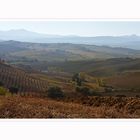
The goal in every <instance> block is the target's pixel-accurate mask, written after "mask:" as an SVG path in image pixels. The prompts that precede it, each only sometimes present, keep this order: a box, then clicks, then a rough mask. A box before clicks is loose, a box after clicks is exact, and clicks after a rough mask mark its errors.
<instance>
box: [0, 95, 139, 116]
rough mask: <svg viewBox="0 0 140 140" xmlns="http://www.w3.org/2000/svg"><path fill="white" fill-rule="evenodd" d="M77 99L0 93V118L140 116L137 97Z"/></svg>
mask: <svg viewBox="0 0 140 140" xmlns="http://www.w3.org/2000/svg"><path fill="white" fill-rule="evenodd" d="M76 102H77V103H76ZM76 102H66V101H65V102H64V101H55V100H51V99H43V98H37V97H14V96H13V97H0V118H140V99H139V98H124V99H122V98H117V97H116V98H115V97H111V98H110V97H92V98H87V99H83V100H82V101H80V100H79V102H78V101H76Z"/></svg>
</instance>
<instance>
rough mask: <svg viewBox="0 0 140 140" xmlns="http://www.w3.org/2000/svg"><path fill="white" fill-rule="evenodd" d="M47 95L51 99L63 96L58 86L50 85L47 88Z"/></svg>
mask: <svg viewBox="0 0 140 140" xmlns="http://www.w3.org/2000/svg"><path fill="white" fill-rule="evenodd" d="M47 97H49V98H52V99H57V98H63V97H64V93H63V91H62V90H61V88H60V87H50V88H49V89H48V90H47Z"/></svg>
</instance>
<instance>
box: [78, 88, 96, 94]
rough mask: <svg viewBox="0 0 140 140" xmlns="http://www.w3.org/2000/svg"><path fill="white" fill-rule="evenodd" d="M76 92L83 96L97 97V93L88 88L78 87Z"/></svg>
mask: <svg viewBox="0 0 140 140" xmlns="http://www.w3.org/2000/svg"><path fill="white" fill-rule="evenodd" d="M76 91H77V92H80V93H81V94H82V95H83V96H97V94H96V93H95V91H93V90H91V89H90V88H88V87H76Z"/></svg>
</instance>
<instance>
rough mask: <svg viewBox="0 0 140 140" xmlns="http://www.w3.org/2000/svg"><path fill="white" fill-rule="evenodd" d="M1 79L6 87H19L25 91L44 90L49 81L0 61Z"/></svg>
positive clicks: (20, 90)
mask: <svg viewBox="0 0 140 140" xmlns="http://www.w3.org/2000/svg"><path fill="white" fill-rule="evenodd" d="M0 81H1V82H2V83H3V84H4V86H5V87H7V88H10V87H17V88H18V89H19V92H20V93H23V92H36V93H38V92H44V91H45V90H46V89H47V86H48V84H47V81H45V80H41V79H39V78H38V77H35V76H31V75H30V74H29V73H27V72H26V71H24V70H22V69H19V68H17V67H13V66H10V65H7V64H5V63H1V62H0Z"/></svg>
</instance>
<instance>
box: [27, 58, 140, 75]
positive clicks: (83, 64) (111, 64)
mask: <svg viewBox="0 0 140 140" xmlns="http://www.w3.org/2000/svg"><path fill="white" fill-rule="evenodd" d="M28 64H29V63H28ZM25 65H26V64H25ZM30 66H31V67H32V68H34V69H39V68H41V70H44V71H45V70H48V69H49V68H52V69H54V70H56V71H57V70H59V71H60V70H61V71H64V72H69V73H76V72H86V73H89V74H91V75H93V76H97V77H104V76H111V75H115V74H120V73H122V72H125V71H135V70H137V71H138V70H140V59H132V58H114V59H106V60H83V61H65V62H50V63H47V62H46V63H45V62H43V63H41V62H37V63H32V64H30Z"/></svg>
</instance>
